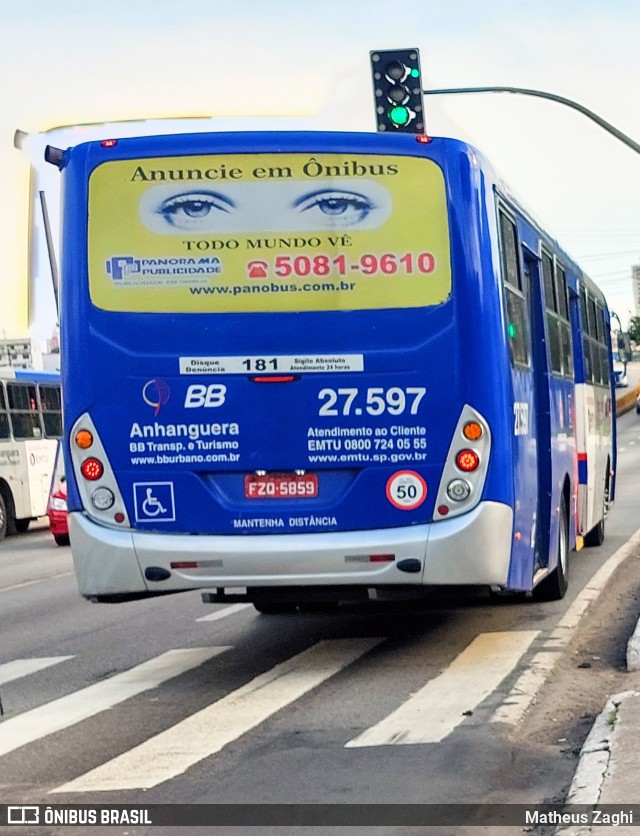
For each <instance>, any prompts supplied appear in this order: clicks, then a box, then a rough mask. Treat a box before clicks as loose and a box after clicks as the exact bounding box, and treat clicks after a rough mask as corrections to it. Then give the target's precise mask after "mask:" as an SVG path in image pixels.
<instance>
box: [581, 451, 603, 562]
mask: <svg viewBox="0 0 640 836" xmlns="http://www.w3.org/2000/svg"><path fill="white" fill-rule="evenodd" d="M608 470H609V465H608V464H607V471H608ZM608 510H609V476H607V481H606V483H605V486H604V495H603V498H602V517H601V519H600V522H599V523H598V524H597V525H596V526H595V528H592V529H591V531H589V532H588V533H587V534H585V535H584V544H585V546H588V547H589V548H592V547H594V546H601V545H602V544H603V543H604V536H605V531H604V526H605V520H606V518H607V511H608Z"/></svg>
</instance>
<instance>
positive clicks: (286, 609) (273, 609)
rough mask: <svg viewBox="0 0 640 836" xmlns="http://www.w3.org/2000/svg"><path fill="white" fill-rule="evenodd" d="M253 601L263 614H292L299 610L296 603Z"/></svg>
mask: <svg viewBox="0 0 640 836" xmlns="http://www.w3.org/2000/svg"><path fill="white" fill-rule="evenodd" d="M251 603H252V604H253V606H254V607H255V609H256V610H257V611H258V612H259V613H260V614H261V615H290V614H291V613H294V612H296V610H297V607H296V605H295V604H280V603H274V602H273V601H252V602H251Z"/></svg>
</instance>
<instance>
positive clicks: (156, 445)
mask: <svg viewBox="0 0 640 836" xmlns="http://www.w3.org/2000/svg"><path fill="white" fill-rule="evenodd" d="M46 158H47V159H48V161H50V162H52V163H55V164H56V165H57V166H58V167H59V168H60V170H61V172H62V177H63V181H64V206H63V249H62V284H63V292H62V310H61V333H62V376H63V388H64V392H65V416H64V417H65V439H66V441H65V454H66V458H67V477H68V505H69V517H70V518H69V527H70V537H71V546H72V551H73V558H74V563H75V569H76V573H77V578H78V584H79V590H80V593H81V594H82V595H83V596H85V597H87V598H90V599H93V600H96V601H103V602H115V601H120V600H127V599H130V598H136V597H146V596H151V595H157V594H164V593H169V592H180V591H184V590H193V589H199V590H202V595H203V600H205V601H209V602H225V601H238V600H244V601H249V602H251V603H253V604H254V606H255V607H256V609H257V610H258V611H260V612H263V613H280V612H292V611H294V610H296V609H300V608H304V607H305V606H309V605H310V606H317V605H318V603H319V602H321V603H324V604H327V605H335V604H336V603H338V602H343V601H357V600H372V599H375V600H384V599H397V598H403V597H416V596H421V595H424V594H425V592H426V591H431V592H433V589H434V588H437V587H444V586H451V585H453V586H459V585H463V586H478V587H486V588H489V589H492V590H494V591H505V592H520V593H529V592H533V594H535V595H536V596H539V597H541V598H547V599H554V598H556V599H557V598H561V597H562V596H563V595H564V593H565V590H566V588H567V582H568V568H569V555H570V553H571V552H573V551H577V550H579V549H580V548H582V546H583V545H598V544H599V543H601V542H602V539H603V538H604V524H605V517H606V514H607V509H608V507H609V504H610V503H611V502H612V500H613V498H614V489H615V481H614V473H615V455H616V447H615V423H614V415H613V412H612V397H613V388H612V357H611V348H610V339H609V333H610V331H609V313H608V310H607V305H606V300H605V298H604V296H603V294H602V292H601V291H600V290H599V289H598V288H597V287H596V285H595V284H594V283H593V282H592V281H591V280H590V279H589V278H588V277H587V276H586V275H584V273H583V272H582V271H581V270H580V268H579V267H578V266H577V265H576V264H575V263H574V262H573V261H572V260H571V259H570V258H569V257H568V256H567V255H566V253H564V252H563V251H562V250H561V249H560V247H559V246H558V244H557V243H556V242H555V240H554V239H553V238H552V237H550V236H549V235H548V234H547V233H546V232H545V231H544V230H543V229H542V227H541V226H540V225H539V224H538V223H536V221H535V220H534V219H533V218H532V217H531V215H530V214H529V213H527V212H526V211H525V210H524V209H523V208H522V207H521V206H520V205H519V203H518V201H517V200H516V199H515V198H514V197H513V195H512V194H511V193H510V191H509V190H508V188H507V187H506V186H505V184H504V183H502V181H501V180H500V179H499V178H498V177H497V176H496V175H495V173H494V172H493V170H492V168H491V166H490V165H489V163H488V162H487V161H486V160H485V159H484V158H483V156H482V155H481V154H480V153H479V152H478V151H477V150H476V149H474V148H473V147H471V146H469V145H467V144H465V143H463V142H460V141H458V140H455V139H447V138H429V137H425V136H413V135H391V136H390V135H386V134H385V135H383V134H364V133H362V134H359V133H320V132H318V133H311V132H300V133H297V132H292V133H284V134H283V133H270V132H264V133H232V132H229V133H210V134H191V135H180V136H164V137H140V138H130V139H110V140H103V141H96V142H88V143H83V144H81V145H78V146H76V147H73V148H70V149H67V150H64V151H63V150H61V149H56V148H51V147H49V148H48V149H47V152H46Z"/></svg>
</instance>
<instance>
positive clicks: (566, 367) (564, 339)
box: [555, 261, 575, 380]
mask: <svg viewBox="0 0 640 836" xmlns="http://www.w3.org/2000/svg"><path fill="white" fill-rule="evenodd" d="M555 277H556V294H557V298H558V315H559V323H558V324H559V328H560V345H561V348H560V350H561V353H562V369H563V374H564V376H565V377H569V378H571V380H573V379H574V377H575V374H574V369H573V350H572V347H571V345H572V343H571V320H570V319H569V299H568V295H567V276H566V273H565V272H564V268H563V267H562V266H561V265H560V264H558V262H557V261H556V262H555Z"/></svg>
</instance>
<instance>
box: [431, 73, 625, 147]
mask: <svg viewBox="0 0 640 836" xmlns="http://www.w3.org/2000/svg"><path fill="white" fill-rule="evenodd" d="M422 92H423V93H424V95H425V96H440V95H444V94H449V93H520V94H521V95H523V96H536V97H537V98H539V99H550V100H551V101H552V102H558V104H563V105H567V107H571V108H573V109H574V110H577V111H579V112H580V113H582V114H583V115H584V116H586V117H587V118H588V119H591V121H592V122H595V123H596V124H597V125H600V127H601V128H604V130H605V131H608V132H609V133H610V134H612V135H613V136H615V137H616V139H619V140H620V142H624V144H625V145H626V146H628V147H629V148H631V149H632V150H633V151H635V152H636V154H640V144H639V143H637V142H636V141H635V140H633V139H631V137H629V136H627V135H626V134H623V133H622V131H619V130H618V129H617V128H615V127H614V126H613V125H611V124H610V123H609V122H607V121H606V120H605V119H603V118H602V117H601V116H598V114H597V113H594V112H593V111H592V110H589V108H587V107H584V105H581V104H578V102H574V101H573V100H572V99H566V98H565V97H564V96H556V94H555V93H545V92H544V91H543V90H529V89H528V88H526V87H450V88H448V89H442V90H423V91H422Z"/></svg>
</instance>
